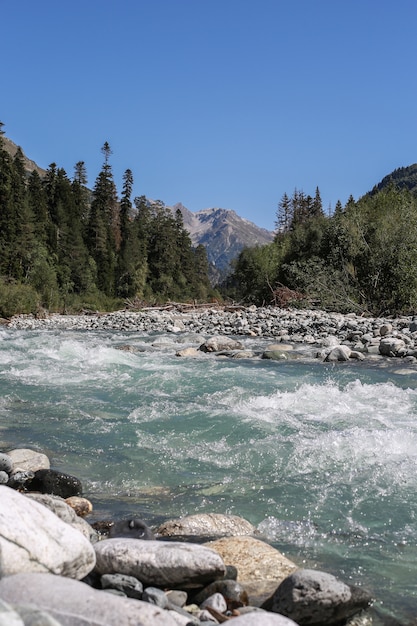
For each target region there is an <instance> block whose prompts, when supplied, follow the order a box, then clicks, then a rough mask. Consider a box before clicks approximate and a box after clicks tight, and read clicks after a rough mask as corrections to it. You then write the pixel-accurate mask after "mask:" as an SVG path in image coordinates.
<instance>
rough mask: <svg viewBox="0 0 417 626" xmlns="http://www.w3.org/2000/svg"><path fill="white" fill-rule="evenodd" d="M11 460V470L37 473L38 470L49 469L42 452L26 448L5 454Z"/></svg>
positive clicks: (46, 459)
mask: <svg viewBox="0 0 417 626" xmlns="http://www.w3.org/2000/svg"><path fill="white" fill-rule="evenodd" d="M7 454H8V455H9V457H10V458H11V460H12V463H13V468H14V469H17V468H19V469H20V470H23V471H30V472H37V471H38V470H40V469H49V468H50V463H49V459H48V457H47V456H46V455H45V454H42V452H36V450H30V449H28V448H16V449H15V450H10V452H8V453H7Z"/></svg>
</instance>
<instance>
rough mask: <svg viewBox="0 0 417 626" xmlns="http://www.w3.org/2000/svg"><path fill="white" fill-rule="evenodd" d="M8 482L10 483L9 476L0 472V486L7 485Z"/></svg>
mask: <svg viewBox="0 0 417 626" xmlns="http://www.w3.org/2000/svg"><path fill="white" fill-rule="evenodd" d="M8 482H9V474H8V473H7V472H4V471H3V470H1V471H0V485H7V483H8Z"/></svg>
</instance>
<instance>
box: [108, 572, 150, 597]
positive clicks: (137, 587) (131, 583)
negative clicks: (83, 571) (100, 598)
mask: <svg viewBox="0 0 417 626" xmlns="http://www.w3.org/2000/svg"><path fill="white" fill-rule="evenodd" d="M100 582H101V586H102V588H103V589H116V590H117V591H121V592H123V593H124V594H125V595H126V596H127V597H128V598H134V599H135V600H141V599H142V594H143V585H142V583H141V582H140V580H138V579H137V578H135V577H134V576H124V575H123V574H103V576H101V578H100Z"/></svg>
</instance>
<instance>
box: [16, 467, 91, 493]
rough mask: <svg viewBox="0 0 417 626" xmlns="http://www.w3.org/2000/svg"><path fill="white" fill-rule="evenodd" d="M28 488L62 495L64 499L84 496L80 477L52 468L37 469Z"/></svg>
mask: <svg viewBox="0 0 417 626" xmlns="http://www.w3.org/2000/svg"><path fill="white" fill-rule="evenodd" d="M28 489H29V490H30V491H40V493H49V494H52V495H55V496H61V498H64V499H65V498H69V497H70V496H82V485H81V481H80V480H79V479H78V478H76V477H75V476H71V475H70V474H64V473H63V472H58V471H56V470H51V469H41V470H38V471H36V472H35V476H34V478H33V479H32V480H31V481H30V483H29V485H28Z"/></svg>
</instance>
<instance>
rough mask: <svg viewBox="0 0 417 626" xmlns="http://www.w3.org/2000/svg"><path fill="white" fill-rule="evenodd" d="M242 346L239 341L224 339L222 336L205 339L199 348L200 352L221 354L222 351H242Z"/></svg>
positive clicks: (229, 338)
mask: <svg viewBox="0 0 417 626" xmlns="http://www.w3.org/2000/svg"><path fill="white" fill-rule="evenodd" d="M242 349H243V345H242V343H241V342H240V341H237V340H236V339H232V338H231V337H225V336H223V335H215V336H214V337H210V339H207V341H205V342H204V343H203V344H202V345H201V346H200V347H199V350H201V351H202V352H222V351H224V350H242Z"/></svg>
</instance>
